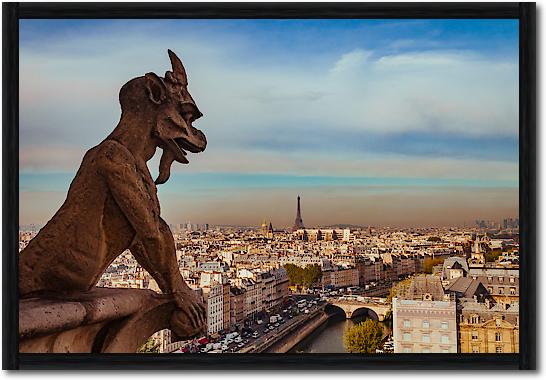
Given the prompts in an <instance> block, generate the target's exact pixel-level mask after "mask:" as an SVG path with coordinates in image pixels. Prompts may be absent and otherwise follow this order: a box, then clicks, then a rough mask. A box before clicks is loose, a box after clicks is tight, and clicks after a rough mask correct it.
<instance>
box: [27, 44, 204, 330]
mask: <svg viewBox="0 0 546 380" xmlns="http://www.w3.org/2000/svg"><path fill="white" fill-rule="evenodd" d="M168 53H169V58H170V61H171V65H172V71H167V73H166V74H165V77H164V78H161V77H159V76H157V75H156V74H154V73H148V74H146V75H144V76H142V77H138V78H134V79H132V80H130V81H129V82H127V83H126V84H125V85H123V87H122V88H121V90H120V93H119V101H120V104H121V111H122V115H121V120H120V121H119V123H118V125H117V126H116V128H115V129H114V130H113V132H112V133H111V134H110V135H109V136H108V137H107V138H106V139H105V140H104V141H102V142H101V143H100V144H99V145H97V146H95V147H94V148H92V149H90V150H89V151H88V152H87V153H86V154H85V156H84V158H83V161H82V163H81V166H80V168H79V170H78V172H77V174H76V177H75V178H74V180H73V181H72V183H71V185H70V188H69V190H68V194H67V197H66V200H65V202H64V203H63V205H62V206H61V208H60V209H59V210H58V211H57V212H56V213H55V215H54V216H53V217H52V219H51V220H50V221H49V222H48V223H47V224H46V225H45V227H44V228H42V229H41V230H40V232H39V233H38V235H37V236H36V237H35V238H34V239H32V240H31V241H30V243H29V244H28V246H27V247H26V248H25V249H24V250H23V251H22V252H21V253H20V256H19V294H20V297H21V298H22V299H25V298H30V297H42V296H47V295H48V294H56V295H59V294H63V293H67V292H78V291H79V292H85V291H89V290H90V289H92V288H93V287H94V286H95V285H96V283H97V282H98V280H99V279H100V277H101V275H102V274H103V273H104V271H105V270H106V268H107V267H108V266H109V265H110V263H111V262H112V261H113V260H114V259H115V258H116V257H118V256H119V255H120V254H121V253H122V252H123V251H125V250H126V249H129V250H130V251H131V253H132V254H133V256H134V257H135V259H136V260H137V261H138V263H139V264H140V265H141V266H142V267H143V268H145V269H146V270H147V271H148V272H149V273H150V275H151V276H152V277H153V278H154V279H155V280H156V282H157V284H158V286H159V287H160V288H161V290H162V292H163V293H165V294H169V295H171V296H172V298H173V299H174V303H175V309H174V310H175V311H174V312H173V313H172V316H171V320H170V327H171V329H172V330H173V331H174V332H175V333H176V334H177V335H178V336H179V337H180V338H183V337H191V336H195V335H196V334H198V333H200V332H202V331H203V329H204V326H205V323H206V313H205V307H204V305H203V303H202V301H201V299H200V298H199V297H197V295H196V293H195V292H194V291H193V290H192V289H191V288H190V287H189V286H188V285H187V284H186V283H185V282H184V279H183V278H182V276H181V274H180V272H179V269H178V264H177V261H176V251H175V244H174V239H173V236H172V233H171V231H170V229H169V227H168V225H167V223H165V221H164V220H163V219H162V218H161V216H160V208H159V200H158V198H157V188H156V184H162V183H165V182H166V181H167V180H168V178H169V176H170V169H171V164H172V163H173V162H174V161H178V162H180V163H183V164H187V163H188V159H187V158H186V155H187V153H186V151H189V152H192V153H198V152H202V151H203V150H204V149H205V147H206V145H207V140H206V138H205V135H204V134H203V133H202V132H201V131H200V130H198V129H196V128H195V127H193V126H192V123H193V122H194V121H195V120H196V119H198V118H200V117H201V116H202V114H201V112H200V111H199V109H198V108H197V105H196V104H195V101H194V100H193V98H192V97H191V95H190V93H189V92H188V88H187V86H188V79H187V76H186V72H185V70H184V66H183V65H182V62H181V61H180V59H179V58H178V57H177V56H176V55H175V54H174V53H173V52H172V51H170V50H169V52H168ZM158 147H159V148H161V149H162V150H163V154H162V156H161V161H160V168H159V175H158V177H157V179H156V181H155V183H154V180H153V179H152V177H151V175H150V171H149V170H148V167H147V164H146V162H147V161H149V160H150V159H151V158H152V157H153V156H154V153H155V152H156V149H157V148H158Z"/></svg>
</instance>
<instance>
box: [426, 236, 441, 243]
mask: <svg viewBox="0 0 546 380" xmlns="http://www.w3.org/2000/svg"><path fill="white" fill-rule="evenodd" d="M427 240H428V241H434V242H439V241H442V238H440V237H438V236H430V237H429V238H428V239H427Z"/></svg>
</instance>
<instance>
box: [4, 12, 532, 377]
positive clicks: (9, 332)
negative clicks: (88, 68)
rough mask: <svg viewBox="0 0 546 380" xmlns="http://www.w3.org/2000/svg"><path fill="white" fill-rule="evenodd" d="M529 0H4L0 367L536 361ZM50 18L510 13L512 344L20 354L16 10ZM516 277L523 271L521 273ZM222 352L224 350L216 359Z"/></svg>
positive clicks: (497, 364) (441, 365)
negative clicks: (397, 350)
mask: <svg viewBox="0 0 546 380" xmlns="http://www.w3.org/2000/svg"><path fill="white" fill-rule="evenodd" d="M535 7H536V5H535V3H132V4H131V3H21V4H19V3H3V4H2V10H3V28H2V39H3V44H4V45H3V46H4V48H3V52H2V79H3V85H2V93H3V99H4V101H3V112H2V124H3V128H2V144H3V167H2V170H3V180H4V181H3V187H2V207H3V213H2V215H3V219H4V223H3V226H2V228H3V235H4V239H3V244H2V249H3V257H2V264H3V268H2V272H3V273H2V294H3V299H4V309H3V315H2V330H3V332H2V345H3V356H2V368H3V369H113V368H116V369H187V370H188V369H189V370H192V369H203V368H207V369H211V370H225V369H239V370H241V369H254V370H255V369H276V370H279V369H281V370H295V369H304V370H313V369H315V370H316V369H336V370H343V369H347V370H350V369H374V370H376V369H385V368H388V369H433V370H440V369H457V370H461V369H466V370H468V369H493V370H499V369H518V368H519V369H536V141H535V137H536V14H535V12H536V11H535ZM38 18H43V19H48V18H65V19H71V18H72V19H73V18H83V19H93V18H105V19H114V18H119V19H129V18H130V19H145V18H150V19H151V18H153V19H165V18H171V19H172V18H210V19H218V18H226V19H227V18H231V19H233V18H241V19H254V18H256V19H259V18H261V19H264V18H286V19H294V18H303V19H319V18H361V19H372V18H383V19H394V18H397V19H409V18H422V19H435V18H436V19H437V18H459V19H460V18H468V19H476V18H481V19H493V18H499V19H518V20H519V34H520V35H519V43H520V45H519V51H520V53H519V80H520V83H519V133H520V135H519V138H520V139H519V141H520V145H519V148H520V151H519V158H520V163H519V164H520V165H519V168H520V173H519V174H520V177H519V178H520V183H519V202H520V253H521V252H524V254H523V255H522V256H521V257H520V274H521V275H520V290H521V291H520V294H521V295H520V353H519V354H505V355H496V354H449V355H446V354H389V355H349V354H298V355H287V354H237V355H230V354H219V355H214V356H211V355H201V356H200V355H195V356H194V355H173V354H161V355H154V354H147V355H143V354H100V355H98V354H19V352H18V333H17V332H18V314H19V313H18V307H19V302H18V299H19V296H18V265H17V255H16V254H15V255H14V254H13V252H17V248H16V247H17V246H18V220H19V160H18V157H19V114H18V112H19V87H18V86H19V83H18V79H19V45H18V44H19V20H20V19H38ZM521 278H523V280H521ZM224 359H225V360H224Z"/></svg>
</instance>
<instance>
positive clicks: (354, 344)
mask: <svg viewBox="0 0 546 380" xmlns="http://www.w3.org/2000/svg"><path fill="white" fill-rule="evenodd" d="M382 341H383V326H381V324H380V323H379V322H376V321H374V320H372V319H367V320H366V321H364V322H361V323H359V324H358V325H355V326H353V327H351V328H348V329H347V330H345V333H344V334H343V343H344V345H345V349H346V350H347V351H349V352H352V353H360V354H374V353H375V350H376V349H378V348H380V347H381V343H382Z"/></svg>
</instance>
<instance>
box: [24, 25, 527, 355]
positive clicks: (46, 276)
mask: <svg viewBox="0 0 546 380" xmlns="http://www.w3.org/2000/svg"><path fill="white" fill-rule="evenodd" d="M518 31H519V24H518V21H517V20H510V19H506V20H505V19H497V20H494V19H491V20H489V19H483V20H481V19H468V20H466V19H453V20H447V19H446V20H443V19H430V20H428V19H427V20H424V19H423V20H421V19H419V20H411V19H408V20H394V19H392V20H391V19H386V20H380V19H377V20H368V19H352V20H344V19H320V20H315V19H305V20H297V19H294V20H292V19H286V20H280V19H278V20H276V19H255V20H252V19H240V20H239V19H233V20H231V19H229V20H215V19H214V20H213V19H209V20H199V19H195V20H193V19H192V20H189V19H188V20H185V19H177V20H168V22H167V21H166V20H151V19H150V20H148V19H146V20H144V19H143V20H99V19H88V20H53V19H51V20H39V19H25V20H21V22H20V41H21V42H20V69H19V70H20V86H19V87H20V96H21V100H20V150H19V151H20V157H19V170H20V172H19V186H20V192H19V204H20V209H19V218H20V219H19V252H20V255H19V258H20V259H19V295H20V298H21V299H20V316H19V321H20V324H19V338H20V339H19V344H20V345H19V348H20V352H32V353H36V352H42V353H44V352H49V353H52V352H64V353H66V352H93V353H95V352H97V353H112V352H135V351H138V352H139V353H142V354H145V353H159V354H176V355H190V354H196V355H207V354H214V353H233V354H246V353H249V354H255V353H280V354H282V353H289V354H293V355H298V354H306V353H354V354H370V355H390V354H414V353H420V354H423V353H440V354H442V353H445V354H507V353H517V352H518V350H519V228H520V226H519V223H520V221H519V219H518V218H519V217H518V215H519V203H518V202H519V201H518V200H519V198H518V196H519V169H520V168H519V148H518V147H519V129H518V126H519V113H518V104H519V103H518V88H519V87H518V86H519V82H518V80H519V53H518V52H519V37H518V36H519V35H518V33H519V32H518ZM75 52H77V53H78V54H75ZM165 70H167V71H166V72H165ZM163 73H165V74H163ZM190 92H191V94H190ZM51 94H55V96H52V95H51ZM75 125H76V126H77V127H75ZM190 153H191V154H190ZM171 166H172V168H171ZM144 267H146V268H144ZM52 294H53V295H52ZM59 310H68V312H64V311H63V312H59ZM165 326H168V327H169V328H165ZM201 327H203V328H204V331H200V330H199V329H200V328H201ZM81 331H84V332H85V334H80V332H81ZM176 331H178V333H177V332H176ZM195 331H199V333H195ZM82 336H84V337H85V339H83V338H81V337H82Z"/></svg>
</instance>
